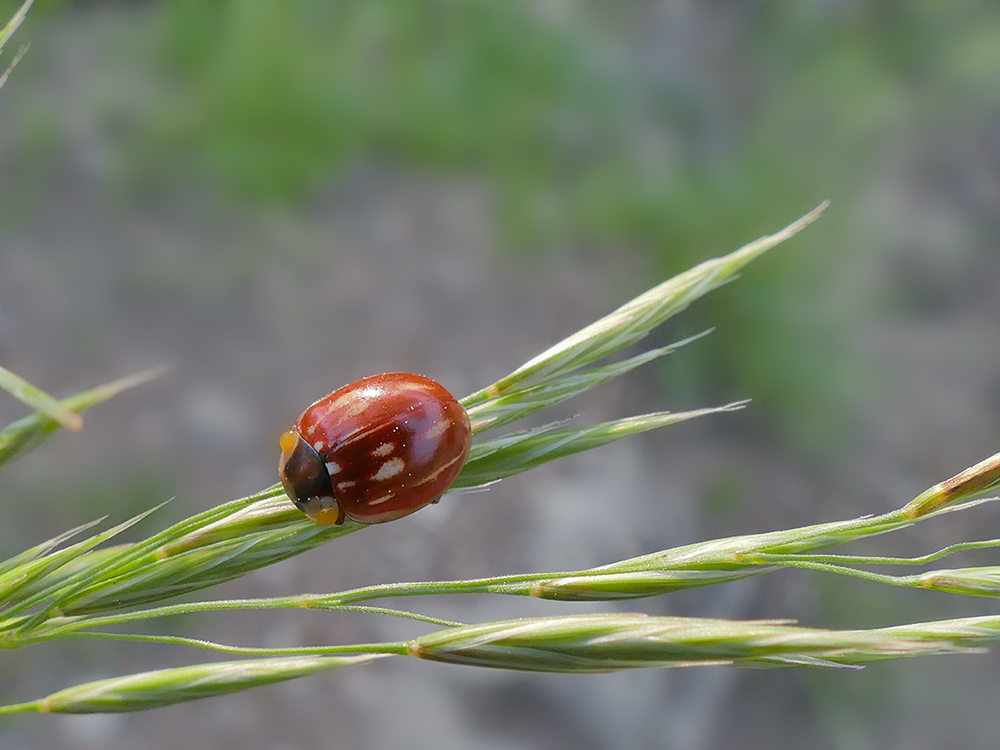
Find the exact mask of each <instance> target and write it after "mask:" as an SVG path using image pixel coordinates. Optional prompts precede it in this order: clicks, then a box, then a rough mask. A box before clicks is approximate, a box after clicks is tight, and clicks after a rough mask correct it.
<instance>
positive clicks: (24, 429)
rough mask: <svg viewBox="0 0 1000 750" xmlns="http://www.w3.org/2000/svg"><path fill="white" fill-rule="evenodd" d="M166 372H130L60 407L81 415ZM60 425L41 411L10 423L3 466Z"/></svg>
mask: <svg viewBox="0 0 1000 750" xmlns="http://www.w3.org/2000/svg"><path fill="white" fill-rule="evenodd" d="M164 371H165V370H164V368H162V367H157V368H154V369H152V370H146V371H144V372H140V373H137V374H135V375H130V376H128V377H125V378H122V379H120V380H115V381H113V382H111V383H106V384H104V385H99V386H97V387H96V388H92V389H91V390H89V391H84V392H83V393H78V394H76V395H74V396H70V397H69V398H66V399H63V400H62V401H61V402H59V404H60V406H61V408H63V409H65V410H67V411H69V412H72V413H74V414H79V413H80V412H83V411H85V410H87V409H89V408H90V407H92V406H95V405H97V404H100V403H103V402H105V401H107V400H108V399H110V398H112V397H114V396H117V395H118V394H119V393H121V392H123V391H126V390H128V389H130V388H135V387H136V386H138V385H142V384H143V383H147V382H149V381H150V380H152V379H154V378H157V377H159V376H160V375H161V374H163V372H164ZM15 377H16V376H15ZM58 428H59V422H58V421H56V420H55V419H54V418H52V417H51V416H49V415H47V414H44V413H42V412H35V413H34V414H29V415H28V416H27V417H24V418H23V419H19V420H17V421H16V422H12V423H11V424H9V425H7V426H6V427H4V428H3V429H2V430H0V466H3V465H4V464H6V463H8V462H10V461H12V460H14V459H15V458H17V457H18V456H20V455H23V454H25V453H27V452H28V451H30V450H33V449H34V448H37V447H38V446H39V445H41V443H42V442H44V441H45V439H46V438H48V437H49V436H50V435H51V434H52V433H53V432H55V431H56V430H57V429H58Z"/></svg>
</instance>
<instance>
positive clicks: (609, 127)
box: [29, 0, 1000, 446]
mask: <svg viewBox="0 0 1000 750" xmlns="http://www.w3.org/2000/svg"><path fill="white" fill-rule="evenodd" d="M56 7H58V12H59V13H67V12H85V11H83V10H81V9H79V8H77V7H76V6H73V5H72V4H57V6H56ZM119 7H120V6H116V5H114V4H109V5H107V6H103V7H102V6H101V4H98V9H100V10H106V9H108V8H119ZM121 10H122V12H123V13H125V14H127V13H129V12H131V13H134V14H135V15H142V14H153V15H154V16H155V22H154V23H153V24H152V27H153V30H152V32H151V33H150V27H149V26H148V25H147V26H145V27H144V28H143V29H142V30H141V31H139V30H138V29H137V33H139V34H148V35H149V36H148V39H147V42H148V43H146V44H145V46H144V50H143V51H144V54H143V59H140V60H136V64H137V65H138V66H148V68H147V69H146V71H145V73H144V74H145V75H148V76H150V78H149V80H155V81H156V87H155V91H153V92H152V93H151V92H150V91H147V92H146V93H145V94H144V95H142V96H145V97H146V98H145V99H143V101H142V106H141V107H135V108H133V109H132V110H131V111H125V112H122V111H118V112H116V113H114V115H113V116H114V117H118V118H122V122H119V123H117V129H116V132H117V134H118V139H117V148H116V152H117V156H116V158H118V159H120V162H119V163H117V164H116V168H117V170H118V171H117V175H118V180H120V183H119V184H120V186H121V188H123V189H125V190H127V191H129V192H131V193H133V194H134V195H149V194H153V195H156V194H161V192H162V191H164V190H170V189H174V190H177V189H183V188H184V186H186V185H189V184H191V181H192V180H194V181H197V184H199V185H205V184H209V185H214V186H215V188H214V189H216V190H218V191H221V192H222V194H223V195H228V196H229V199H230V200H238V201H248V202H249V203H248V210H253V209H252V206H253V205H258V204H261V203H264V204H268V203H274V202H277V203H279V204H282V205H289V204H296V203H299V202H301V201H303V200H308V198H309V196H310V194H311V193H312V192H313V191H315V190H317V189H323V188H324V187H327V186H329V185H330V184H331V183H332V182H335V181H336V180H337V175H338V174H339V173H341V172H342V171H343V170H345V169H351V168H356V167H357V166H358V165H359V164H363V165H366V166H369V167H371V166H374V167H377V166H378V165H387V164H389V165H399V164H403V165H407V166H409V167H412V168H416V169H420V170H430V171H431V172H433V173H442V172H444V173H447V174H459V175H463V176H470V175H471V176H473V177H474V178H475V179H477V180H481V181H483V182H484V183H485V184H486V185H488V186H489V189H490V191H491V193H492V195H493V198H494V207H495V218H496V222H497V228H498V231H499V232H500V233H501V235H502V236H503V237H505V238H506V240H507V241H508V242H509V243H510V244H511V246H513V247H515V248H520V249H522V250H527V249H529V248H530V250H531V251H532V252H538V251H541V250H544V249H553V248H565V249H573V250H578V249H579V248H581V247H592V246H594V245H597V246H600V247H611V248H619V250H617V252H628V251H631V252H633V253H636V252H637V253H640V254H645V255H647V256H648V258H649V263H650V264H651V268H653V269H655V271H656V274H657V275H659V276H666V275H668V274H669V273H673V272H676V271H678V270H680V269H682V268H684V267H686V266H689V265H691V264H693V263H695V262H697V261H698V260H700V259H702V258H705V257H710V256H712V255H714V254H717V253H718V252H720V250H722V249H725V248H728V247H732V246H736V245H738V244H740V243H741V242H743V241H745V240H746V239H747V238H749V237H753V236H757V235H759V234H761V233H763V232H764V231H766V230H767V228H769V227H772V226H774V225H775V224H776V223H780V222H781V221H783V220H787V219H788V218H789V217H790V216H792V215H796V214H797V213H800V212H801V211H803V210H805V209H806V208H808V207H811V206H813V205H815V204H816V203H818V202H819V201H820V200H821V199H823V198H827V197H828V198H831V199H832V200H833V205H834V210H833V211H832V212H831V215H830V219H829V223H830V226H829V229H828V237H830V238H831V243H830V247H833V246H837V245H840V247H839V248H838V250H836V251H828V250H825V249H824V248H820V249H817V250H813V251H811V252H808V253H805V252H803V253H795V254H790V253H789V254H784V255H782V256H781V257H780V258H776V259H774V260H773V261H771V262H770V265H768V266H767V267H766V268H765V269H764V271H762V272H761V276H760V277H758V278H757V279H756V283H754V284H748V285H745V286H744V287H742V288H740V289H739V290H734V291H733V292H732V296H731V297H730V298H729V299H728V300H727V302H726V303H725V304H724V307H722V308H721V309H713V310H711V311H709V312H706V314H705V315H704V320H706V321H707V320H711V321H712V322H713V323H715V324H717V325H718V328H719V332H718V333H717V334H716V335H715V336H714V337H713V338H712V341H711V342H709V343H708V344H707V345H705V346H703V347H701V348H700V352H701V353H700V356H698V355H696V356H695V357H692V358H689V359H687V360H686V362H685V364H683V365H681V366H680V367H672V368H671V369H670V373H669V375H665V377H669V378H670V381H669V382H670V385H671V387H672V388H673V389H674V390H675V391H676V390H677V389H687V390H688V391H689V392H691V395H692V396H697V397H703V396H705V395H707V393H706V391H714V390H722V391H725V395H727V396H737V395H745V394H747V393H752V394H753V395H754V396H755V397H756V398H757V399H759V400H762V401H764V402H766V403H771V404H773V406H774V411H775V413H776V414H778V415H782V419H783V421H784V423H785V426H786V427H787V428H790V429H791V430H792V435H793V436H794V437H795V438H796V440H795V441H793V442H797V443H799V444H802V443H803V442H805V443H806V444H809V443H811V442H813V443H815V445H816V446H824V445H828V443H829V440H831V439H834V438H835V437H836V435H837V434H838V432H837V430H838V427H839V426H842V425H841V424H840V417H842V416H843V414H844V404H845V401H846V399H847V398H848V397H849V396H850V394H851V391H850V389H851V388H852V386H853V385H856V380H857V378H856V373H852V371H851V369H850V367H849V366H847V365H846V362H847V361H848V360H849V359H850V356H849V355H848V354H847V353H845V350H844V345H845V344H844V339H845V333H846V329H849V328H850V327H851V326H852V325H857V324H858V323H857V321H856V320H855V319H853V318H852V315H851V312H852V310H856V304H857V301H858V299H855V298H852V297H851V295H852V293H854V292H857V293H858V294H859V295H860V294H861V290H862V289H863V288H864V286H865V282H864V281H863V280H862V279H854V280H853V285H852V283H850V280H848V281H849V283H848V284H847V286H846V287H845V286H844V285H841V284H832V283H831V280H835V279H837V278H838V275H839V276H840V277H843V276H844V275H847V276H850V275H855V276H862V275H864V274H865V273H867V272H868V271H870V270H871V269H870V266H869V264H867V263H866V262H865V261H864V260H862V261H860V262H854V261H855V260H856V258H857V256H858V254H860V255H861V256H863V255H864V253H865V252H867V251H868V250H867V249H866V248H848V249H846V250H845V249H844V248H843V247H842V245H843V244H844V243H845V242H850V241H851V240H852V239H853V237H854V235H852V233H851V230H850V229H849V228H848V226H847V225H848V224H849V223H850V224H854V225H857V223H858V222H859V221H872V220H873V219H872V216H871V213H872V211H873V210H875V209H872V208H869V207H868V206H871V205H872V204H873V203H875V202H877V201H878V200H880V198H883V199H884V198H886V196H887V195H888V196H890V200H891V193H892V192H893V191H894V190H897V189H898V188H899V183H900V182H901V181H913V182H915V183H916V189H929V190H932V191H933V190H940V189H942V188H944V187H945V185H946V183H947V181H948V179H949V176H948V175H940V174H936V170H938V169H940V168H941V167H942V162H943V161H944V160H946V159H947V157H948V156H949V154H948V153H947V152H948V151H949V150H958V151H959V152H960V155H961V158H964V159H966V160H969V161H970V162H974V161H975V159H976V153H977V150H978V149H982V150H984V151H985V150H988V148H989V137H990V136H989V132H990V131H989V122H991V120H990V118H991V117H993V118H995V117H996V112H997V109H998V108H1000V89H998V88H997V87H996V86H994V85H992V83H991V81H992V80H993V77H992V75H991V74H990V73H989V71H994V72H995V70H996V69H997V63H998V62H1000V61H998V60H997V57H998V55H1000V53H998V52H997V50H998V49H1000V44H998V43H997V40H998V39H1000V17H998V14H996V13H994V12H992V11H991V10H990V8H989V4H981V3H975V2H955V3H948V4H940V3H933V2H924V3H905V4H888V5H886V4H880V3H870V4H865V3H856V4H833V5H831V4H821V3H807V4H801V3H778V4H761V3H747V4H734V5H732V6H713V7H711V8H704V7H701V8H699V7H696V6H687V5H684V4H673V3H662V4H657V3H634V4H627V5H625V6H624V7H623V6H621V5H619V4H615V6H614V7H610V6H608V5H607V4H605V3H593V2H589V3H588V2H566V3H537V2H526V1H524V0H507V1H506V2H483V1H480V2H466V1H464V0H418V1H416V2H396V1H394V0H364V1H361V0H345V1H342V2H336V3H330V2H326V1H325V0H295V1H294V2H282V3H261V2H255V1H254V0H226V1H223V2H212V3H204V2H199V1H198V0H168V1H166V2H163V3H159V4H156V5H154V6H143V7H142V8H140V9H137V10H127V9H125V8H121ZM137 46H139V47H140V48H142V47H143V44H142V43H139V44H138V45H137ZM108 98H109V101H112V100H113V99H114V97H113V96H110V97H108ZM992 121H993V122H994V123H995V119H994V120H992ZM113 125H114V123H113ZM62 126H63V124H61V123H48V124H46V125H44V126H42V127H39V128H37V129H36V137H37V138H40V139H42V141H43V142H45V143H47V144H50V142H51V140H52V139H55V140H58V138H59V137H60V136H59V131H60V128H61V127H62ZM47 131H48V135H47V136H46V135H45V133H46V132H47ZM44 148H48V146H44ZM973 169H974V165H973ZM952 177H954V176H952ZM972 179H976V178H975V177H973V178H972ZM206 181H207V182H206ZM29 184H30V180H29ZM953 187H954V188H955V190H954V195H953V196H951V198H950V200H952V201H953V202H954V203H955V204H956V206H957V208H958V210H959V212H960V215H961V216H963V217H967V218H968V219H969V221H970V222H977V221H982V220H984V219H985V221H986V222H987V223H986V226H987V227H988V226H990V222H994V224H993V226H995V221H996V216H995V211H994V212H993V213H991V212H990V209H989V206H988V205H987V204H986V203H984V200H983V198H982V197H981V196H979V194H978V193H977V191H976V188H975V185H974V184H958V185H954V186H953ZM838 217H840V220H839V222H838ZM901 235H902V236H903V237H904V239H903V240H902V241H906V239H905V232H903V233H901ZM889 241H890V242H892V241H899V238H890V240H889ZM874 250H878V249H877V248H876V249H874ZM520 257H523V256H520ZM834 288H835V289H836V291H835V293H834V292H833V291H831V290H832V289H834ZM859 298H860V297H859ZM696 325H697V323H693V324H691V328H692V329H693V328H694V327H695V326H696ZM817 394H821V395H819V396H817ZM805 413H808V414H809V416H808V417H803V416H802V415H803V414H805Z"/></svg>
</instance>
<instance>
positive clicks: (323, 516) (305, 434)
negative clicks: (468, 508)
mask: <svg viewBox="0 0 1000 750" xmlns="http://www.w3.org/2000/svg"><path fill="white" fill-rule="evenodd" d="M280 443H281V461H280V463H279V465H278V473H279V474H280V475H281V482H282V484H283V485H284V486H285V491H286V492H287V493H288V496H289V497H290V498H291V499H292V501H293V502H294V503H295V505H296V506H298V508H299V509H300V510H302V511H303V512H304V513H305V514H306V515H307V516H309V518H311V519H312V520H314V521H315V522H316V523H320V524H323V525H328V524H331V523H338V524H339V523H343V522H344V517H345V516H347V517H348V518H351V519H353V520H355V521H358V522H359V523H383V522H385V521H394V520H395V519H397V518H402V517H403V516H406V515H409V514H410V513H413V512H414V511H417V510H420V509H421V508H423V507H424V506H425V505H427V504H429V503H432V502H434V501H435V500H437V499H438V498H439V497H440V496H441V495H442V494H443V493H444V491H445V490H447V489H448V487H450V486H451V484H452V482H454V481H455V479H456V478H457V477H458V474H459V472H460V471H461V470H462V466H463V465H464V464H465V459H466V457H467V456H468V455H469V446H470V444H471V443H472V430H471V428H470V425H469V416H468V414H466V413H465V409H464V408H463V407H462V405H461V404H460V403H458V401H457V400H456V399H455V397H454V396H452V395H451V394H450V393H449V392H448V391H447V390H445V388H444V387H443V386H442V385H441V384H439V383H437V382H435V381H433V380H431V379H430V378H426V377H424V376H423V375H414V374H412V373H407V372H389V373H384V374H382V375H373V376H371V377H367V378H363V379H361V380H358V381H356V382H354V383H350V384H349V385H345V386H344V387H343V388H339V389H337V390H336V391H334V392H333V393H331V394H330V395H329V396H324V397H323V398H321V399H320V400H319V401H317V402H316V403H314V404H313V405H312V406H310V407H309V408H308V409H306V410H305V411H304V412H302V414H301V415H299V418H298V419H297V420H295V425H294V426H293V427H292V429H291V430H289V431H287V432H285V433H284V434H283V435H282V436H281V441H280Z"/></svg>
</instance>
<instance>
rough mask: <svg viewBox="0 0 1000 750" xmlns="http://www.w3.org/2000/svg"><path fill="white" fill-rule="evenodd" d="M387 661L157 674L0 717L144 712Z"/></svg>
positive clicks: (316, 659) (100, 684)
mask: <svg viewBox="0 0 1000 750" xmlns="http://www.w3.org/2000/svg"><path fill="white" fill-rule="evenodd" d="M386 655H387V654H362V655H358V656H294V657H276V658H271V659H244V660H234V661H228V662H214V663H209V664H197V665H194V666H190V667H174V668H171V669H160V670H156V671H152V672H142V673H140V674H134V675H129V676H127V677H112V678H110V679H106V680H96V681H94V682H88V683H85V684H83V685H77V686H75V687H71V688H67V689H65V690H60V691H59V692H57V693H53V694H52V695H49V696H48V697H46V698H42V699H40V700H37V701H32V702H30V703H21V704H18V705H16V706H4V707H0V714H3V713H20V712H27V711H37V712H39V713H60V714H93V713H125V712H129V711H146V710H149V709H151V708H160V707H162V706H172V705H175V704H177V703H186V702H188V701H194V700H201V699H203V698H212V697H215V696H219V695H228V694H230V693H236V692H240V691H242V690H249V689H250V688H255V687H260V686H261V685H271V684H274V683H276V682H284V681H286V680H294V679H295V678H297V677H305V676H308V675H313V674H316V673H318V672H324V671H326V670H328V669H333V668H335V667H342V666H346V665H349V664H358V663H361V662H365V661H371V660H372V659H378V658H381V657H383V656H386Z"/></svg>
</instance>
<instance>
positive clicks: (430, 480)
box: [414, 455, 462, 487]
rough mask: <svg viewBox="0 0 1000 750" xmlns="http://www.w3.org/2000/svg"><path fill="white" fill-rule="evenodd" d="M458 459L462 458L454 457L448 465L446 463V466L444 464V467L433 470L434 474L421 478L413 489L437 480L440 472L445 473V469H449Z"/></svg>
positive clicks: (459, 456)
mask: <svg viewBox="0 0 1000 750" xmlns="http://www.w3.org/2000/svg"><path fill="white" fill-rule="evenodd" d="M460 458H462V456H461V455H458V456H455V457H454V458H453V459H451V461H449V462H448V463H446V464H444V465H442V466H439V467H438V468H437V469H436V470H435V471H434V472H432V473H431V474H428V475H427V476H426V477H424V478H423V479H421V480H420V481H419V482H417V483H416V484H415V485H414V487H419V486H420V485H422V484H426V483H427V482H433V481H434V480H436V479H437V478H438V477H439V476H441V472H443V471H445V470H446V469H448V468H449V467H450V466H451V465H452V464H454V463H455V462H456V461H458V460H459V459H460Z"/></svg>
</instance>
